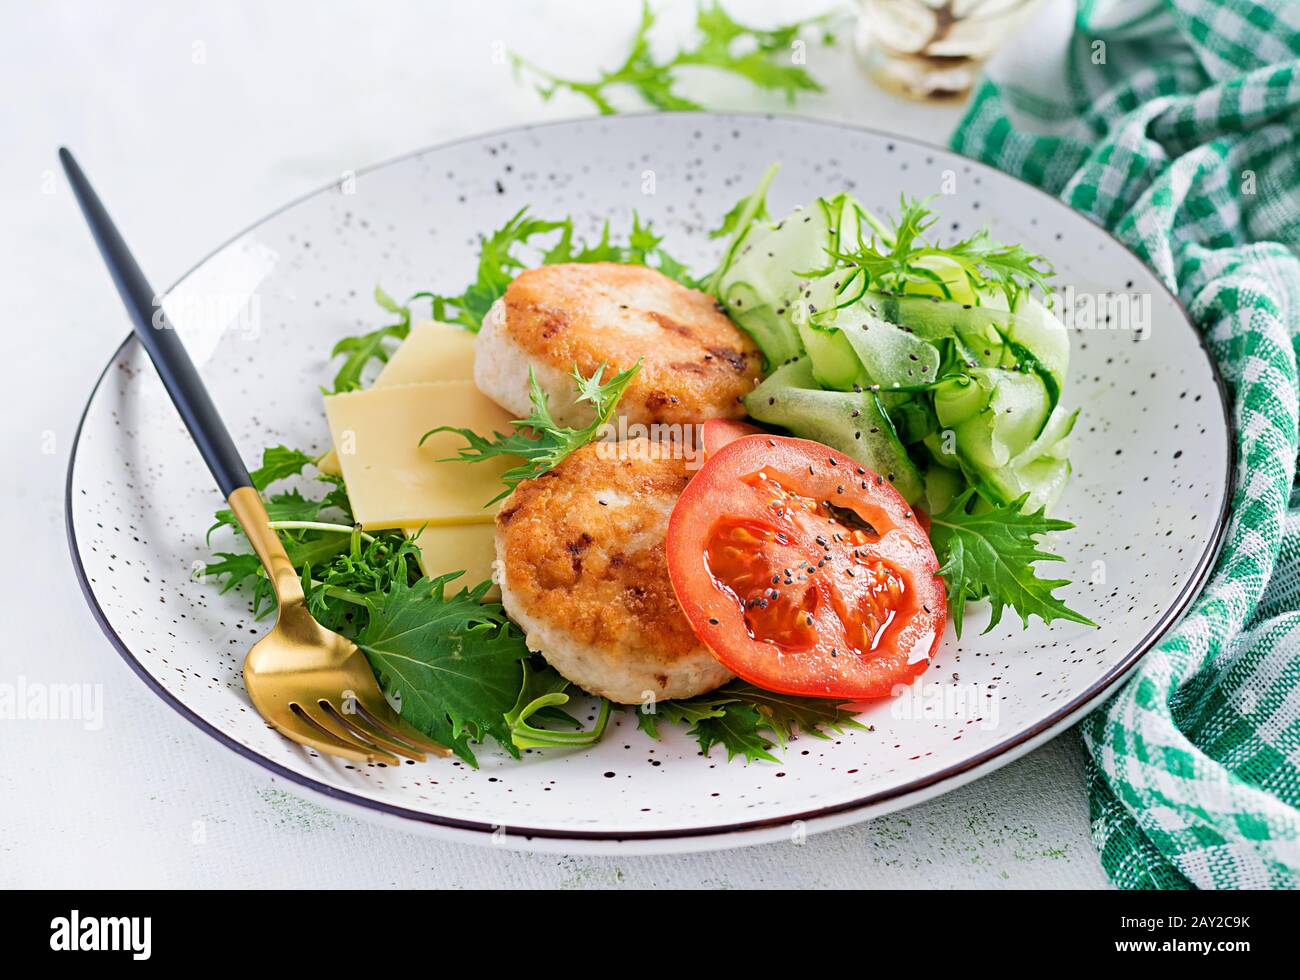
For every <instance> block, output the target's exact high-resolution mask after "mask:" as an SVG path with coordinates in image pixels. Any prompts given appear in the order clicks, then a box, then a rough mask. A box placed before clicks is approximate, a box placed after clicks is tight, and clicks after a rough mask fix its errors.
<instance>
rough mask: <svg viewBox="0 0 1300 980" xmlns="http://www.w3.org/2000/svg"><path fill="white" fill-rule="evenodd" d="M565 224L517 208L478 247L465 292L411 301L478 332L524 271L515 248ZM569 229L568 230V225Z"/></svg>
mask: <svg viewBox="0 0 1300 980" xmlns="http://www.w3.org/2000/svg"><path fill="white" fill-rule="evenodd" d="M566 224H568V223H567V222H566V221H550V220H547V219H544V218H534V217H532V216H530V215H529V214H528V209H527V208H520V209H519V210H518V211H516V212H515V213H514V214H513V215H511V216H510V218H509V220H507V221H506V223H505V224H504V225H502V226H501V227H500V228H498V229H497V230H496V231H494V232H492V234H490V235H488V236H486V237H485V238H483V240H482V243H481V245H480V247H479V254H478V272H477V274H476V276H475V278H474V281H473V282H472V283H470V284H469V285H468V286H466V287H465V290H464V292H462V293H460V294H459V295H456V296H444V295H442V294H439V293H432V292H419V293H416V294H415V295H414V296H412V297H411V299H413V300H414V299H427V300H430V301H431V302H432V304H433V318H434V319H435V320H438V321H440V322H443V323H459V324H460V325H461V326H463V327H465V328H466V329H467V330H471V331H473V332H474V333H478V330H479V327H481V326H482V325H483V318H484V317H485V316H487V312H488V310H490V309H491V308H492V304H493V303H495V302H496V301H497V300H498V299H500V298H501V297H502V296H504V295H505V292H506V287H507V286H509V285H510V283H511V281H512V280H513V279H514V278H515V274H516V273H517V272H518V271H519V270H520V269H523V268H525V263H524V261H523V259H521V258H519V257H518V256H517V255H515V254H514V250H515V248H516V247H517V246H520V245H526V244H527V243H528V242H529V240H531V239H532V238H534V237H536V236H537V235H544V234H547V233H549V232H553V231H558V230H560V229H563V228H565V226H566ZM569 227H570V229H571V227H572V226H571V224H570V225H569ZM570 234H572V232H571V231H570Z"/></svg>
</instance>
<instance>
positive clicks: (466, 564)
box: [403, 524, 500, 598]
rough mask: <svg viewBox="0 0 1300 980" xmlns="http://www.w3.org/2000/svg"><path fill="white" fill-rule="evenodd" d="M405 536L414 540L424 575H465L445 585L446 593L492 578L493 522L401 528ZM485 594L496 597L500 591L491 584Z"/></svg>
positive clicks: (468, 587) (494, 532)
mask: <svg viewBox="0 0 1300 980" xmlns="http://www.w3.org/2000/svg"><path fill="white" fill-rule="evenodd" d="M403 530H405V531H406V536H407V537H413V538H414V539H415V544H416V547H418V548H419V549H420V554H419V558H418V561H419V563H420V570H421V571H422V572H424V574H425V576H426V577H427V578H437V577H438V576H439V575H446V574H447V573H448V572H461V571H463V572H464V573H465V574H464V575H462V576H461V577H460V578H458V579H453V580H452V581H451V582H449V583H448V585H447V590H448V592H449V593H450V592H459V591H460V590H461V589H472V588H473V587H474V586H476V585H478V584H479V583H480V582H482V581H485V580H486V579H490V578H491V577H492V561H493V559H495V558H496V543H495V536H496V526H495V525H493V524H446V525H441V526H433V525H430V526H428V527H425V528H418V527H408V528H404V529H403ZM487 594H488V597H490V598H495V597H497V596H499V595H500V590H499V589H498V588H497V587H496V586H495V585H494V586H492V588H491V589H489V590H488V593H487Z"/></svg>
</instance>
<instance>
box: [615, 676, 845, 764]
mask: <svg viewBox="0 0 1300 980" xmlns="http://www.w3.org/2000/svg"><path fill="white" fill-rule="evenodd" d="M847 703H848V702H845V701H835V700H833V699H826V698H801V697H797V696H794V695H789V694H776V693H774V692H772V691H765V690H763V689H762V688H758V687H755V686H754V685H752V684H748V683H746V682H745V681H740V680H737V681H732V682H731V683H730V684H727V685H726V686H724V687H721V688H719V689H718V690H716V691H712V692H710V693H708V694H701V695H699V696H697V697H694V698H690V699H687V700H684V701H661V702H659V703H658V704H656V705H655V710H654V711H653V712H649V711H646V710H645V709H644V708H638V709H637V727H639V728H640V729H641V730H642V731H643V732H645V733H646V734H647V735H649V736H650V737H651V738H655V739H657V738H659V723H660V722H667V723H669V724H676V725H688V726H690V727H689V730H688V732H687V734H688V735H690V736H691V737H693V738H694V739H695V740H696V741H698V742H699V743H700V749H701V750H702V751H703V752H704V754H705V755H708V754H709V750H710V749H711V748H712V747H713V746H714V745H721V746H722V747H723V748H724V749H726V751H727V761H728V762H730V761H731V760H732V759H734V758H735V757H736V756H738V755H740V756H744V758H745V761H746V762H754V761H756V760H759V759H762V760H764V761H767V762H780V761H781V760H780V759H779V758H777V757H776V756H774V755H773V754H772V753H771V751H770V749H771V748H772V747H773V744H774V743H775V744H779V745H781V746H783V747H784V746H785V745H786V744H787V743H788V742H789V741H790V739H791V738H793V737H794V734H795V733H796V732H803V733H804V734H806V735H812V736H813V737H815V738H823V739H825V738H829V737H830V735H828V734H827V732H828V731H831V732H842V731H845V730H846V729H849V728H864V727H865V726H863V725H861V724H860V723H859V722H858V721H857V720H856V719H855V718H854V717H853V715H852V713H851V712H849V711H847V710H846V709H845V707H844V706H845V705H846V704H847Z"/></svg>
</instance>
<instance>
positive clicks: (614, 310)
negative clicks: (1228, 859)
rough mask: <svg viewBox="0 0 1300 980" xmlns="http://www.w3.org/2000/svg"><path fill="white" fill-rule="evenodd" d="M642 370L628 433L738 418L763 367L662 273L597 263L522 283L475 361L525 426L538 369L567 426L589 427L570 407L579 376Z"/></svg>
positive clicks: (627, 400)
mask: <svg viewBox="0 0 1300 980" xmlns="http://www.w3.org/2000/svg"><path fill="white" fill-rule="evenodd" d="M638 358H639V359H640V360H641V370H640V371H639V372H638V373H637V375H636V377H635V378H633V379H632V382H631V384H629V385H628V387H627V390H626V392H625V393H624V394H623V400H622V401H621V402H620V403H619V413H620V414H621V415H623V416H625V417H626V418H627V421H628V422H630V423H633V422H640V423H642V424H645V425H650V424H653V423H656V422H658V423H678V424H680V423H691V422H703V421H705V420H706V419H711V418H741V417H742V416H744V414H745V408H744V405H742V404H741V399H742V398H744V396H745V395H747V394H749V392H750V391H752V390H753V388H754V385H755V384H756V383H757V381H758V377H759V374H760V370H761V368H762V356H761V354H760V353H759V351H758V348H757V347H756V346H755V345H754V342H753V341H752V340H750V338H749V336H748V335H747V334H745V333H744V332H743V331H741V330H740V329H739V328H738V327H737V326H736V325H735V324H734V323H732V322H731V320H730V319H729V318H728V317H727V315H726V314H725V313H722V312H720V311H719V310H718V309H717V307H716V306H715V305H714V301H713V299H712V297H710V296H708V295H706V294H705V293H702V292H700V291H699V290H697V289H688V288H687V287H685V286H682V285H680V284H678V283H676V282H674V281H673V280H671V279H669V278H668V277H667V276H665V275H664V274H663V273H661V272H656V271H655V270H654V269H647V268H645V267H644V266H639V265H619V264H617V263H613V262H591V263H585V264H584V263H578V264H571V265H546V266H542V267H540V268H537V269H529V270H527V271H525V272H521V273H520V274H519V276H518V277H517V278H516V279H515V281H514V282H512V283H511V284H510V286H509V288H507V289H506V294H505V296H504V297H503V298H502V299H499V300H497V302H496V304H495V305H494V306H493V307H492V309H491V310H489V311H488V315H487V316H486V317H485V318H484V320H483V328H482V330H480V331H479V335H478V340H477V342H476V345H475V352H474V381H475V383H477V385H478V387H479V390H480V391H482V392H483V394H485V395H487V396H488V397H489V398H491V399H492V400H493V401H495V402H496V403H497V404H499V405H501V406H502V407H503V408H505V409H506V410H508V411H511V412H514V413H515V414H516V415H517V416H518V417H520V418H523V417H525V416H526V415H528V413H529V411H530V409H531V406H530V404H529V400H528V390H529V389H528V370H529V368H532V369H533V370H534V372H535V373H536V376H537V380H538V382H539V383H540V384H541V386H542V389H543V390H544V391H545V392H546V393H547V395H548V396H549V398H550V406H551V411H552V414H554V415H555V417H556V419H557V420H558V421H559V422H560V424H562V425H573V426H580V425H584V424H586V423H587V422H589V421H590V420H591V418H592V408H591V405H590V404H588V403H586V402H576V403H575V401H574V390H573V378H572V372H573V366H574V364H577V365H578V368H579V369H580V370H581V371H582V373H583V376H584V377H591V375H592V374H593V373H594V372H595V371H596V369H597V368H598V367H599V366H600V365H601V364H602V363H603V364H606V365H608V367H607V369H606V373H605V375H604V377H605V378H606V379H608V378H610V377H612V376H613V375H614V374H615V373H617V372H619V371H623V370H626V369H627V368H630V367H631V366H632V365H634V364H635V363H636V362H637V360H638Z"/></svg>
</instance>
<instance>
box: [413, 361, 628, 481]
mask: <svg viewBox="0 0 1300 980" xmlns="http://www.w3.org/2000/svg"><path fill="white" fill-rule="evenodd" d="M639 370H641V362H640V361H637V362H636V364H634V365H633V366H632V367H630V368H628V369H627V370H626V371H621V372H619V373H618V374H616V375H614V377H612V378H610V379H609V380H608V381H601V380H600V379H601V377H602V376H603V375H604V373H605V365H604V363H602V364H601V365H600V366H599V367H598V368H596V370H595V371H594V372H593V373H592V375H591V377H589V378H587V377H583V375H582V372H581V371H579V370H578V366H577V365H576V364H575V365H574V366H573V380H574V385H575V387H576V388H577V392H578V399H577V400H578V401H584V402H588V403H589V404H591V405H592V406H594V408H595V417H594V418H593V419H592V420H591V422H589V423H588V424H587V425H585V426H583V427H582V428H581V429H574V428H570V427H567V426H561V425H559V424H558V423H557V422H556V421H555V419H554V418H553V417H552V416H551V409H550V400H549V399H548V398H547V396H546V392H545V391H543V390H542V386H541V385H540V384H538V383H537V377H536V375H535V374H534V373H533V370H532V368H529V369H528V385H529V400H530V401H531V402H532V404H533V411H532V414H531V415H529V416H528V418H526V419H516V420H515V421H514V422H513V425H514V426H515V431H514V432H512V433H510V434H509V435H504V434H502V433H500V432H494V433H492V438H491V439H488V438H485V437H484V436H481V435H479V434H478V433H476V432H475V431H474V430H473V429H462V428H457V427H455V426H450V425H441V426H439V427H438V428H436V429H430V430H429V431H428V432H426V433H425V434H424V435H423V436H421V437H420V444H421V445H423V444H424V440H425V439H428V438H429V436H431V435H433V434H434V433H437V432H455V433H456V434H457V435H459V436H461V437H462V438H464V439H465V441H466V442H467V443H468V445H467V446H466V447H465V448H464V449H462V450H461V451H460V453H459V455H457V456H453V457H450V458H451V459H455V460H462V461H464V462H468V463H481V462H482V461H483V460H485V459H492V458H494V457H497V456H519V457H522V458H523V460H524V462H523V463H521V464H520V465H518V466H514V467H511V468H510V469H508V470H506V471H505V473H503V474H501V480H502V482H503V483H504V484H505V489H504V490H502V491H501V493H499V494H497V496H495V497H493V498H492V499H491V500H489V501H488V503H487V505H491V504H494V503H496V502H497V501H498V500H501V499H502V498H504V497H508V496H509V495H510V492H511V491H512V490H514V488H515V487H517V486H518V485H519V484H520V483H521V482H523V481H524V480H531V479H533V478H535V477H539V476H541V475H542V474H543V473H545V472H546V471H547V470H550V469H554V468H555V467H556V466H558V465H559V463H560V462H561V460H563V459H564V457H566V456H568V455H569V453H571V452H573V451H574V450H575V449H580V448H582V447H583V446H585V445H586V444H587V443H589V442H591V441H592V440H593V439H595V438H596V436H597V435H599V434H600V431H601V429H603V428H604V427H605V426H606V425H607V424H609V420H610V418H611V417H612V416H613V414H614V409H615V408H617V407H618V402H619V399H620V398H622V397H623V392H624V391H625V390H626V389H627V386H628V384H629V382H631V380H632V378H633V377H635V376H636V373H637V371H639ZM487 505H485V506H487Z"/></svg>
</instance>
